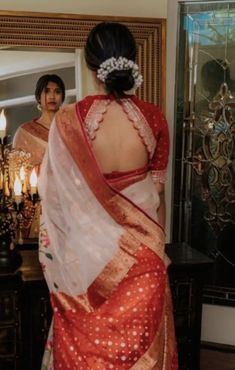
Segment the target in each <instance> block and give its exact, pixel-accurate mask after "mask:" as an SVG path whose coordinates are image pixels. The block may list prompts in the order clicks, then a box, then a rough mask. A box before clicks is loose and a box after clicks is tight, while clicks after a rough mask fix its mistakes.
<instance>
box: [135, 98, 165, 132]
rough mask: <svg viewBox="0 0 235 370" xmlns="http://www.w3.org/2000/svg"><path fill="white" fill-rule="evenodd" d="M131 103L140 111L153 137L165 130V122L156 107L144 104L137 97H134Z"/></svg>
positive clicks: (159, 109) (158, 108)
mask: <svg viewBox="0 0 235 370" xmlns="http://www.w3.org/2000/svg"><path fill="white" fill-rule="evenodd" d="M133 101H134V103H135V104H136V105H137V106H138V108H139V109H140V111H141V113H142V114H143V116H144V118H145V119H146V121H147V122H148V124H149V125H150V127H151V128H152V130H153V132H154V134H155V135H156V134H158V133H159V131H161V130H162V129H165V126H167V121H166V118H165V116H164V114H163V112H162V110H161V108H160V107H159V106H158V105H156V104H153V103H149V102H146V101H144V100H142V99H139V98H138V97H134V98H133Z"/></svg>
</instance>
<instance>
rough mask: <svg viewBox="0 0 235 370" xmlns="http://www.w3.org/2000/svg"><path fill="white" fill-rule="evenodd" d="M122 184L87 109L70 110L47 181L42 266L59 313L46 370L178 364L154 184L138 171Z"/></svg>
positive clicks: (58, 131) (46, 168) (135, 369)
mask: <svg viewBox="0 0 235 370" xmlns="http://www.w3.org/2000/svg"><path fill="white" fill-rule="evenodd" d="M58 158H59V160H58ZM127 180H128V181H127ZM114 182H115V183H116V185H117V186H115V187H114V185H112V186H111V185H110V183H112V184H113V182H112V181H109V180H106V179H105V177H104V176H103V174H102V173H101V172H100V169H99V167H98V165H97V163H96V160H95V157H94V155H93V152H92V147H91V145H90V142H89V139H88V135H87V132H86V130H85V127H84V122H83V119H82V117H81V115H80V112H79V104H77V105H72V106H68V107H66V108H64V109H63V110H62V111H60V112H59V114H57V116H56V122H54V123H53V125H52V127H51V131H50V135H49V148H48V151H47V153H46V155H45V158H44V161H43V165H42V168H41V175H40V184H39V190H40V195H41V197H42V202H43V207H42V208H43V214H42V225H41V233H40V251H39V252H40V261H41V264H42V267H43V269H44V273H45V277H46V280H47V283H48V287H49V289H50V294H51V302H52V307H53V313H54V315H53V324H52V327H51V332H50V335H49V338H48V343H47V347H46V351H45V355H44V359H43V365H42V369H54V370H59V369H63V370H67V369H74V370H75V369H81V370H98V369H100V370H101V369H102V370H104V369H105V370H106V369H115V370H119V369H120V370H126V369H132V370H140V369H141V370H150V369H151V370H152V369H159V370H163V369H164V370H176V369H177V368H178V367H177V353H176V343H175V336H174V325H173V318H172V307H171V297H170V291H169V285H168V279H167V273H166V267H165V264H164V261H163V259H164V239H165V235H164V232H163V230H162V229H161V227H160V226H159V225H158V224H157V222H156V221H155V220H154V219H153V218H152V217H150V216H149V214H151V213H152V210H151V208H155V209H156V202H157V201H158V199H157V197H156V198H154V191H155V188H154V185H153V182H152V178H151V176H150V175H149V173H148V172H147V171H145V172H144V171H133V173H129V174H126V175H125V176H124V177H122V176H120V178H119V179H117V178H115V179H114ZM126 183H128V186H125V184H126ZM117 188H119V189H122V190H117ZM138 194H139V198H138ZM154 199H155V201H153V200H154ZM133 200H134V201H135V203H134V202H133ZM142 204H144V207H145V210H143V209H141V208H140V207H141V205H142Z"/></svg>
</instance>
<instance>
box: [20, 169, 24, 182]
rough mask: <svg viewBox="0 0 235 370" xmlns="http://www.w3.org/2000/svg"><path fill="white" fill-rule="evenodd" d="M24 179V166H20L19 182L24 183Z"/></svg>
mask: <svg viewBox="0 0 235 370" xmlns="http://www.w3.org/2000/svg"><path fill="white" fill-rule="evenodd" d="M24 179H25V170H24V166H21V167H20V180H21V182H24Z"/></svg>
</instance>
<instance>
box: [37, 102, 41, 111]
mask: <svg viewBox="0 0 235 370" xmlns="http://www.w3.org/2000/svg"><path fill="white" fill-rule="evenodd" d="M37 109H38V110H40V111H41V110H42V108H41V104H40V103H38V104H37Z"/></svg>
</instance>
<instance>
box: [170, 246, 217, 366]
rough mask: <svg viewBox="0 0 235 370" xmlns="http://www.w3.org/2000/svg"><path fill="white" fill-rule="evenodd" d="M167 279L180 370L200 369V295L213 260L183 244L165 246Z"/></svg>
mask: <svg viewBox="0 0 235 370" xmlns="http://www.w3.org/2000/svg"><path fill="white" fill-rule="evenodd" d="M166 251H167V254H168V256H169V257H170V258H171V260H172V264H171V265H170V266H169V277H170V284H171V291H172V298H173V306H174V320H175V329H176V337H177V343H178V352H179V369H180V370H200V339H201V318H202V298H203V297H202V295H203V281H204V277H205V273H206V272H207V271H208V269H209V268H210V267H212V266H213V261H212V260H211V259H210V258H208V257H207V256H205V255H203V254H202V253H200V252H198V251H197V250H195V249H193V248H191V247H190V246H189V245H187V244H185V243H176V244H168V245H167V246H166Z"/></svg>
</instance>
